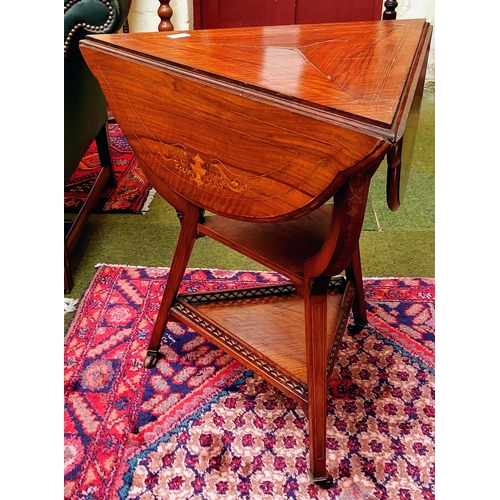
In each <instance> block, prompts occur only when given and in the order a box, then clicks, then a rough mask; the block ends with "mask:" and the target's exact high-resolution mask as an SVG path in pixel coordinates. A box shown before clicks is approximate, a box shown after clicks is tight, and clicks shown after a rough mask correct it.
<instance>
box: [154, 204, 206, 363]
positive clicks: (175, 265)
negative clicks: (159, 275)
mask: <svg viewBox="0 0 500 500" xmlns="http://www.w3.org/2000/svg"><path fill="white" fill-rule="evenodd" d="M182 215H183V216H182V222H181V230H180V233H179V239H178V241H177V246H176V248H175V252H174V257H173V259H172V266H171V268H170V273H169V275H168V279H167V284H166V287H165V292H164V294H163V298H162V300H161V304H160V309H159V310H158V316H157V317H156V321H155V326H154V328H153V334H152V336H151V340H150V341H149V345H148V352H147V355H146V359H145V360H144V366H145V367H146V368H153V367H154V366H155V365H156V363H157V361H158V357H159V350H160V345H161V338H162V335H163V330H164V329H165V326H166V324H167V321H168V315H169V312H170V308H171V307H172V304H173V302H174V299H175V297H176V296H177V292H178V291H179V287H180V284H181V281H182V278H183V276H184V272H185V271H186V267H187V264H188V261H189V257H190V256H191V252H192V250H193V246H194V242H195V240H196V238H197V236H198V231H197V226H198V222H199V219H200V212H199V210H198V209H197V208H196V207H194V206H193V207H192V209H190V210H187V211H186V212H184V213H183V214H182Z"/></svg>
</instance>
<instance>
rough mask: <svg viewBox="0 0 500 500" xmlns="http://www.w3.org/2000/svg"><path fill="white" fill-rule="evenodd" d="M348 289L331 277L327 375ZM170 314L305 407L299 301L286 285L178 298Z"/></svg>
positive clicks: (351, 293) (344, 317)
mask: <svg viewBox="0 0 500 500" xmlns="http://www.w3.org/2000/svg"><path fill="white" fill-rule="evenodd" d="M353 298H354V287H353V286H352V284H351V283H350V282H347V281H346V280H345V278H343V277H335V278H332V280H331V282H330V287H329V292H328V313H327V328H326V332H324V334H325V335H326V339H327V340H326V345H327V352H326V353H324V355H325V356H329V357H330V362H329V364H328V372H329V374H330V373H331V371H332V365H333V362H334V358H335V356H336V352H337V349H338V344H339V342H340V339H341V337H342V335H343V333H344V330H345V327H346V324H347V319H348V316H349V311H350V309H351V306H352V301H353ZM171 315H172V317H173V318H175V319H177V320H178V321H181V322H183V323H185V324H187V325H188V326H190V327H191V328H193V329H194V330H195V331H197V332H199V333H200V334H202V335H203V336H204V337H205V338H207V339H208V340H210V341H211V342H213V343H214V344H216V345H217V346H218V347H220V348H221V349H222V350H224V351H225V352H227V353H228V354H230V355H232V356H233V357H234V358H235V359H238V360H239V361H240V362H241V363H242V364H244V365H245V366H247V367H248V368H249V369H251V370H253V371H254V372H256V373H259V374H260V375H261V376H263V377H264V378H266V379H267V380H268V381H269V382H270V383H272V384H273V385H274V386H276V387H278V388H280V389H281V390H283V392H285V393H286V394H288V395H290V396H291V397H293V398H295V399H297V400H298V401H299V402H301V403H302V404H304V405H306V406H307V393H308V389H307V359H306V347H305V346H306V343H305V326H304V301H303V298H302V297H301V296H300V295H299V294H298V293H297V291H296V289H295V287H294V286H293V285H292V284H289V285H283V284H282V285H272V286H264V287H255V288H246V289H239V290H224V291H218V292H204V293H199V294H180V295H179V296H178V297H177V299H176V301H175V302H174V304H173V306H172V309H171Z"/></svg>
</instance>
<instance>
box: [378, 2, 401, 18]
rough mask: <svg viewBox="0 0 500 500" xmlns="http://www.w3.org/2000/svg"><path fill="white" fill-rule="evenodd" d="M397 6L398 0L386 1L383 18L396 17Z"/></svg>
mask: <svg viewBox="0 0 500 500" xmlns="http://www.w3.org/2000/svg"><path fill="white" fill-rule="evenodd" d="M397 6H398V2H397V0H386V1H385V3H384V7H385V10H384V14H383V16H382V19H396V15H397V14H396V8H397Z"/></svg>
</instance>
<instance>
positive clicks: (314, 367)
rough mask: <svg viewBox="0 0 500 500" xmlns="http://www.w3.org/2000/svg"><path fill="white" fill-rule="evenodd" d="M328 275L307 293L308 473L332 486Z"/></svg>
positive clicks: (316, 281)
mask: <svg viewBox="0 0 500 500" xmlns="http://www.w3.org/2000/svg"><path fill="white" fill-rule="evenodd" d="M328 281H329V278H328V277H327V278H325V277H321V278H316V279H315V280H313V281H312V285H311V287H310V291H309V293H307V294H305V296H304V307H305V330H306V357H307V385H308V420H309V450H310V458H309V475H310V477H311V481H312V482H314V483H315V484H317V485H318V486H320V487H322V488H329V487H330V486H331V484H332V481H333V478H332V476H331V475H330V474H328V473H327V471H326V410H327V395H328V385H327V352H326V322H327V309H328V306H327V287H328Z"/></svg>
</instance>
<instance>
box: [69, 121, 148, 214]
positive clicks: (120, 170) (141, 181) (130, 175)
mask: <svg viewBox="0 0 500 500" xmlns="http://www.w3.org/2000/svg"><path fill="white" fill-rule="evenodd" d="M109 139H110V142H111V158H112V161H113V168H114V170H115V173H116V177H117V186H116V187H115V188H112V189H108V190H107V191H106V192H104V193H103V196H102V197H101V199H100V200H99V202H98V204H97V207H96V208H95V209H94V210H95V211H97V212H127V213H143V212H145V211H147V210H148V207H149V203H150V202H151V198H152V196H153V195H154V192H155V191H154V190H153V187H152V186H151V184H150V183H149V181H148V180H147V179H146V177H145V175H144V173H143V172H142V170H141V169H140V167H139V165H138V163H137V159H136V158H135V156H134V153H133V151H132V148H131V146H130V144H129V142H128V141H127V139H126V138H125V137H124V135H123V132H122V131H121V129H120V127H119V126H118V125H117V124H116V123H111V124H110V125H109ZM100 170H101V164H100V161H99V155H98V154H97V148H96V145H95V142H93V143H92V144H91V145H90V147H89V149H88V151H87V153H86V154H85V156H84V157H83V159H82V161H81V162H80V164H79V166H78V168H77V169H76V170H75V172H73V175H72V176H71V177H70V179H69V180H68V183H67V184H66V186H65V187H64V211H65V213H78V212H79V210H80V208H81V206H82V204H83V202H84V201H85V200H86V198H87V196H88V193H89V192H90V190H91V188H92V186H93V185H94V183H95V180H96V178H97V175H98V174H99V172H100Z"/></svg>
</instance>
